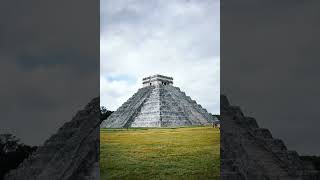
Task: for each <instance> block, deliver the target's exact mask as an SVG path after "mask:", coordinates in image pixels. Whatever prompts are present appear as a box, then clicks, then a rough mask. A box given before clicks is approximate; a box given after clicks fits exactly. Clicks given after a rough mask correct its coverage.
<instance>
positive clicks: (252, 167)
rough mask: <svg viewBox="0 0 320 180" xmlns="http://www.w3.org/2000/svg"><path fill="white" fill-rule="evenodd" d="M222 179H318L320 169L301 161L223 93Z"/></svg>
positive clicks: (295, 153)
mask: <svg viewBox="0 0 320 180" xmlns="http://www.w3.org/2000/svg"><path fill="white" fill-rule="evenodd" d="M220 100H221V106H220V109H221V118H220V122H221V131H220V132H221V179H222V180H318V179H320V176H319V172H318V171H316V170H315V169H314V167H313V165H312V164H311V163H309V162H304V161H302V160H300V157H299V155H298V153H297V152H296V151H290V150H288V149H287V147H286V146H285V144H284V143H283V141H282V140H280V139H275V138H273V137H272V135H271V133H270V131H269V130H267V129H264V128H259V126H258V124H257V122H256V120H255V119H254V118H251V117H246V116H244V114H243V113H242V111H241V109H240V108H239V107H237V106H232V105H230V104H229V102H228V100H227V98H226V97H225V96H221V98H220Z"/></svg>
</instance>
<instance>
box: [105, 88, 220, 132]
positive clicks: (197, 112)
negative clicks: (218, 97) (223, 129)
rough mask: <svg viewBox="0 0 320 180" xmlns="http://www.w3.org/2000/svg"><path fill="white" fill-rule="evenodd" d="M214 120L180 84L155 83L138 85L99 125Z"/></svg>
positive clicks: (158, 124)
mask: <svg viewBox="0 0 320 180" xmlns="http://www.w3.org/2000/svg"><path fill="white" fill-rule="evenodd" d="M216 120H217V119H215V118H214V117H213V116H212V115H210V114H209V113H208V112H207V110H205V109H204V108H203V107H201V106H200V105H198V104H197V102H196V101H194V100H192V99H191V98H190V97H189V96H186V94H185V93H184V92H182V91H181V90H180V89H179V88H177V87H174V86H172V85H157V86H146V87H143V88H141V89H139V90H138V92H137V93H135V94H134V95H133V96H132V97H131V98H130V99H129V100H128V101H127V102H125V103H124V104H123V105H122V106H121V107H120V108H119V109H118V110H117V111H115V112H114V113H113V114H112V115H111V116H110V117H109V118H108V119H106V120H105V121H104V122H103V123H102V124H101V127H102V128H125V127H179V126H190V125H208V124H212V123H213V122H215V121H216Z"/></svg>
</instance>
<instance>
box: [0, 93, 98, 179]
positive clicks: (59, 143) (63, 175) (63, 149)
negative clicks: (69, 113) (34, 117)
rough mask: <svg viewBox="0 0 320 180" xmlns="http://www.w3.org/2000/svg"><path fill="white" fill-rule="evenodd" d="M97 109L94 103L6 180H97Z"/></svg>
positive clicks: (78, 114)
mask: <svg viewBox="0 0 320 180" xmlns="http://www.w3.org/2000/svg"><path fill="white" fill-rule="evenodd" d="M99 106H100V102H99V98H95V99H93V100H92V101H91V102H90V103H89V104H88V105H87V106H86V107H85V108H84V110H81V111H79V112H78V113H77V114H76V115H75V117H74V118H73V119H72V120H71V121H70V122H67V123H65V124H64V125H63V126H62V127H61V128H60V129H59V130H58V132H57V133H56V134H55V135H53V136H51V137H50V138H49V139H48V140H47V141H46V142H45V143H44V145H43V146H41V147H39V148H38V149H37V151H36V152H34V153H33V154H32V155H31V156H30V157H29V158H28V159H26V160H25V161H24V162H22V163H21V164H20V165H19V167H18V168H17V169H16V170H13V171H10V172H9V173H8V174H7V175H6V177H5V180H21V179H24V180H44V179H45V180H58V179H59V180H73V179H75V180H93V179H99V133H100V131H99V129H100V123H101V120H100V111H99V110H100V108H99Z"/></svg>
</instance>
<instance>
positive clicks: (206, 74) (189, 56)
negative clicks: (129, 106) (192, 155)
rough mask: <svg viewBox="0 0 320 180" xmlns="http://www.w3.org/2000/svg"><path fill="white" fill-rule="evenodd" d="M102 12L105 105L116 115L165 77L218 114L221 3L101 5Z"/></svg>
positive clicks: (136, 0)
mask: <svg viewBox="0 0 320 180" xmlns="http://www.w3.org/2000/svg"><path fill="white" fill-rule="evenodd" d="M100 13H101V19H100V21H101V22H100V26H101V29H100V93H101V105H103V106H106V107H107V109H110V110H116V109H117V108H118V107H119V106H121V104H122V103H124V102H125V101H126V100H127V99H128V98H130V97H131V96H132V95H133V94H134V93H135V92H136V91H137V90H138V89H139V88H141V87H142V78H143V77H146V76H150V75H153V74H162V75H167V76H172V77H173V78H174V85H175V86H177V87H180V88H181V90H183V91H185V92H186V94H187V95H189V96H191V98H193V99H194V100H196V101H197V102H198V103H199V104H201V105H202V106H204V107H205V108H206V109H207V110H208V111H209V112H212V113H214V114H218V113H219V110H220V1H219V0H202V1H198V0H173V1H163V0H117V1H112V0H102V1H101V6H100Z"/></svg>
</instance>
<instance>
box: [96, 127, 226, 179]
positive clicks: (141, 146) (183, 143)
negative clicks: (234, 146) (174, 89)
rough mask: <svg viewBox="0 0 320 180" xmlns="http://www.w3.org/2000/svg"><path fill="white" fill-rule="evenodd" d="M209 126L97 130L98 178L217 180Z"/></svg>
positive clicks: (215, 139)
mask: <svg viewBox="0 0 320 180" xmlns="http://www.w3.org/2000/svg"><path fill="white" fill-rule="evenodd" d="M219 175H220V131H219V129H217V128H213V127H187V128H150V129H140V128H139V129H134V128H132V129H128V130H127V129H101V130H100V179H102V180H104V179H133V180H134V179H137V180H138V179H139V180H142V179H219Z"/></svg>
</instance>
